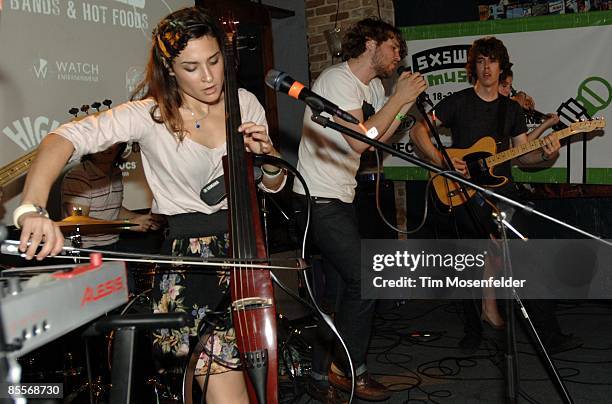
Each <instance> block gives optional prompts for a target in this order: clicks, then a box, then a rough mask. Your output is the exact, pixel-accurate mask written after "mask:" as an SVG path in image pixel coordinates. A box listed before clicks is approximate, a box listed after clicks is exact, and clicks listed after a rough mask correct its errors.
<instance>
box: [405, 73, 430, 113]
mask: <svg viewBox="0 0 612 404" xmlns="http://www.w3.org/2000/svg"><path fill="white" fill-rule="evenodd" d="M404 72H411V73H412V68H411V67H410V66H399V67H398V68H397V74H398V75H401V74H402V73H404ZM416 103H417V104H419V105H429V108H433V106H434V104H433V102H432V101H431V99H429V95H428V94H427V93H426V92H425V91H423V92H422V93H421V94H419V95H418V96H417V99H416Z"/></svg>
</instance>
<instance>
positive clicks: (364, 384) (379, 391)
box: [329, 370, 391, 401]
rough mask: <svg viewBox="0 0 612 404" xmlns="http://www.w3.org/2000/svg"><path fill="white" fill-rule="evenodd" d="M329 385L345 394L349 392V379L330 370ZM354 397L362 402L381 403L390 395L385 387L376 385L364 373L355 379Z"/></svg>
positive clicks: (375, 382) (368, 375)
mask: <svg viewBox="0 0 612 404" xmlns="http://www.w3.org/2000/svg"><path fill="white" fill-rule="evenodd" d="M329 383H330V384H331V385H332V386H334V387H336V388H337V389H340V390H342V391H346V392H347V393H350V392H351V378H350V377H345V376H340V375H339V374H336V373H334V372H332V371H331V370H330V371H329ZM355 395H356V396H357V397H359V398H361V399H362V400H367V401H382V400H386V399H388V398H389V397H390V396H391V393H390V392H389V389H387V387H386V386H384V385H382V384H380V383H378V382H377V381H376V380H374V379H372V378H371V377H370V374H369V373H368V372H365V373H362V374H361V375H359V376H357V377H356V378H355Z"/></svg>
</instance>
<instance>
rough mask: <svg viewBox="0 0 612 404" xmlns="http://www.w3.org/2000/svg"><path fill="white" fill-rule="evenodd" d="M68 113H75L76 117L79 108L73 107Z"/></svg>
mask: <svg viewBox="0 0 612 404" xmlns="http://www.w3.org/2000/svg"><path fill="white" fill-rule="evenodd" d="M68 113H69V114H70V115H74V117H75V118H76V116H77V114H78V113H79V109H78V108H76V107H72V108H70V109H69V110H68Z"/></svg>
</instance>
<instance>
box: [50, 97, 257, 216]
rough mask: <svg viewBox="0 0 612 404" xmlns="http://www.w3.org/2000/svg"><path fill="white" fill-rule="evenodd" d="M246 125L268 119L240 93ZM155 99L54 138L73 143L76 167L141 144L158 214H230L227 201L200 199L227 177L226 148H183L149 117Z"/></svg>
mask: <svg viewBox="0 0 612 404" xmlns="http://www.w3.org/2000/svg"><path fill="white" fill-rule="evenodd" d="M238 98H239V102H240V113H241V117H242V122H254V123H256V124H259V125H264V126H266V130H267V127H268V125H267V122H266V114H265V111H264V109H263V107H262V106H261V104H260V103H259V101H258V100H257V98H256V97H255V95H253V94H252V93H250V92H248V91H247V90H244V89H239V91H238ZM153 105H155V102H154V101H153V100H152V99H146V100H141V101H131V102H126V103H124V104H121V105H119V106H117V107H115V108H113V109H110V110H108V111H104V112H102V113H100V114H99V115H96V116H91V117H88V118H85V119H83V120H81V121H79V122H71V123H67V124H65V125H62V126H60V127H59V128H57V129H55V130H54V131H53V132H54V133H57V134H58V135H61V136H63V137H65V138H66V139H68V140H69V141H70V142H72V144H73V145H74V148H75V151H74V153H73V155H72V157H71V161H74V160H77V159H79V158H80V157H81V156H83V155H84V154H91V153H97V152H99V151H102V150H106V149H108V148H109V147H110V146H112V145H113V144H115V143H118V142H138V143H139V144H140V148H141V153H142V165H143V168H144V172H145V176H146V178H147V182H148V183H149V187H150V188H151V192H152V193H153V206H152V207H151V211H152V212H153V213H160V214H164V215H176V214H180V213H190V212H202V213H206V214H211V213H214V212H217V211H219V210H220V209H227V200H226V199H224V200H223V201H222V202H220V203H219V204H217V205H214V206H209V205H207V204H205V203H204V202H203V201H202V200H201V199H200V191H201V190H202V188H203V187H204V185H206V184H208V183H209V182H211V181H212V180H213V179H215V178H217V177H219V176H220V175H222V174H223V164H222V162H221V157H222V156H223V155H225V154H226V151H227V150H226V145H225V143H224V144H222V145H221V146H219V147H217V148H214V149H210V148H208V147H206V146H203V145H201V144H199V143H197V142H194V141H193V140H191V139H190V138H189V136H187V137H185V138H184V139H183V142H182V143H179V142H178V140H177V139H176V137H175V136H174V135H173V134H172V133H170V132H169V131H168V129H167V128H166V126H165V125H164V124H161V123H157V122H155V121H154V120H153V119H152V118H151V115H150V110H151V107H153Z"/></svg>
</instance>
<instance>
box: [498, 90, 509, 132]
mask: <svg viewBox="0 0 612 404" xmlns="http://www.w3.org/2000/svg"><path fill="white" fill-rule="evenodd" d="M507 110H508V97H505V96H500V97H499V105H498V107H497V134H496V135H497V139H499V140H501V139H502V137H503V135H504V132H505V127H506V111H507Z"/></svg>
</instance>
